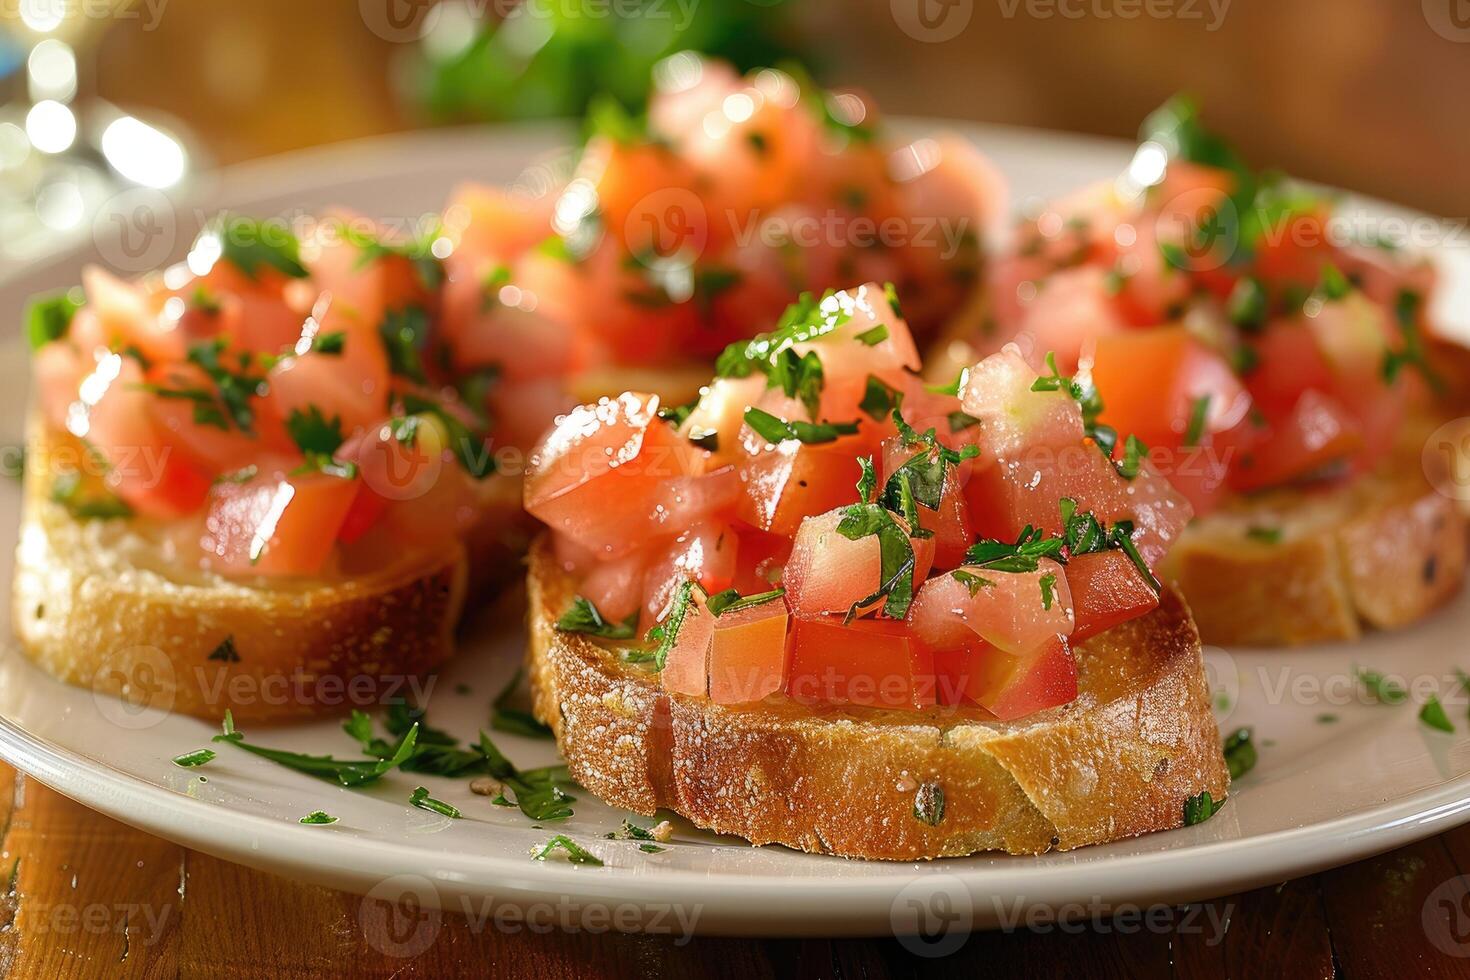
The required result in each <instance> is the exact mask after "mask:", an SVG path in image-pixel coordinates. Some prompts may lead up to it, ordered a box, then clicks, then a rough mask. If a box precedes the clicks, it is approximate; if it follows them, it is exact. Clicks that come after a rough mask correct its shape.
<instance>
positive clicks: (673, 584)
mask: <svg viewBox="0 0 1470 980" xmlns="http://www.w3.org/2000/svg"><path fill="white" fill-rule="evenodd" d="M739 551H740V538H739V536H738V535H737V534H736V533H735V529H734V528H732V527H730V526H729V525H728V524H724V523H722V522H716V521H708V522H705V523H701V524H695V525H694V526H693V527H691V528H689V530H687V531H685V532H684V533H682V534H680V535H679V536H678V537H677V538H675V539H674V540H673V541H672V542H670V543H669V544H668V545H667V546H666V547H664V548H662V549H660V550H657V551H655V553H654V556H653V558H652V560H651V561H650V563H649V566H648V571H647V573H646V574H645V576H644V579H643V597H644V598H643V612H644V616H645V617H646V619H645V621H646V622H648V623H649V624H650V625H651V624H652V623H654V622H657V621H658V620H659V619H660V618H661V617H662V615H663V613H664V611H665V610H666V609H667V608H668V606H669V602H670V601H671V600H672V599H673V598H674V594H675V593H676V592H677V591H678V589H679V585H680V583H682V582H685V581H694V582H697V583H699V586H700V588H702V589H704V591H705V592H706V593H707V594H709V595H714V594H715V593H717V592H723V591H724V590H726V589H728V588H729V587H730V584H731V583H732V582H734V581H735V560H736V556H737V554H738V553H739Z"/></svg>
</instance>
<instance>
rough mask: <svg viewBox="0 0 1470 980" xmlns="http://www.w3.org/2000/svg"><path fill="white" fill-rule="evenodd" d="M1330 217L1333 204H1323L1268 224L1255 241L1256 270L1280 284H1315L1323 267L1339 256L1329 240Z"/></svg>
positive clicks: (1274, 282)
mask: <svg viewBox="0 0 1470 980" xmlns="http://www.w3.org/2000/svg"><path fill="white" fill-rule="evenodd" d="M1331 218H1332V214H1331V210H1330V208H1329V207H1327V206H1323V207H1320V208H1317V209H1314V210H1312V211H1309V212H1305V213H1293V214H1292V215H1291V216H1290V217H1289V218H1288V219H1287V220H1285V221H1283V222H1276V223H1274V224H1272V225H1270V226H1268V227H1267V228H1266V229H1265V230H1264V232H1263V234H1262V235H1261V238H1260V240H1259V241H1258V242H1257V244H1256V254H1255V260H1254V262H1253V263H1252V264H1253V267H1254V269H1255V271H1256V274H1257V275H1258V276H1260V277H1261V278H1263V279H1265V280H1266V281H1267V282H1269V283H1272V284H1276V285H1280V286H1301V287H1306V288H1311V287H1312V286H1315V285H1316V284H1317V282H1318V281H1319V280H1320V279H1321V278H1322V270H1323V269H1325V268H1326V267H1327V266H1328V265H1332V264H1335V263H1336V262H1337V258H1338V256H1337V250H1336V249H1335V248H1334V247H1333V246H1332V244H1331V242H1330V241H1328V239H1329V238H1330V237H1331V232H1330V230H1329V228H1328V223H1329V221H1330V220H1331Z"/></svg>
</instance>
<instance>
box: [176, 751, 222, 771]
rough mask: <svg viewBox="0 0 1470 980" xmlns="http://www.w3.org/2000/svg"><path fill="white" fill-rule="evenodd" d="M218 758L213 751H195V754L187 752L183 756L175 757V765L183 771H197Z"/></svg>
mask: <svg viewBox="0 0 1470 980" xmlns="http://www.w3.org/2000/svg"><path fill="white" fill-rule="evenodd" d="M216 758H218V756H216V755H215V753H214V751H213V750H212V749H195V750H194V751H193V752H185V753H184V754H183V755H179V756H175V757H174V765H176V766H178V767H179V768H181V769H197V768H199V767H200V766H204V765H208V764H209V763H211V762H213V761H214V760H215V759H216Z"/></svg>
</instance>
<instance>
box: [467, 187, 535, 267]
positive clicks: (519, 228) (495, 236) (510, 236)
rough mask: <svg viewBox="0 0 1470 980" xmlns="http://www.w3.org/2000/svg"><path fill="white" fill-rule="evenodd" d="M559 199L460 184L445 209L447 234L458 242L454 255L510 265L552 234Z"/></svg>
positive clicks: (477, 260)
mask: <svg viewBox="0 0 1470 980" xmlns="http://www.w3.org/2000/svg"><path fill="white" fill-rule="evenodd" d="M555 203H556V196H555V195H554V194H551V193H545V194H542V195H541V196H540V197H534V198H533V197H529V196H523V195H520V194H516V193H515V192H508V191H504V190H501V189H500V188H498V187H488V186H486V185H484V184H473V183H471V184H461V185H460V186H459V187H458V188H456V189H455V191H454V194H453V195H452V196H451V197H450V200H449V205H448V206H447V207H446V208H445V209H444V218H445V220H444V226H445V227H444V230H445V233H446V234H448V235H450V236H451V238H453V239H455V248H454V255H464V256H469V257H471V258H472V259H473V260H474V261H476V262H477V263H478V262H480V261H482V260H484V259H487V258H488V259H492V260H494V261H496V262H510V261H512V260H514V259H516V258H517V257H519V256H520V255H521V254H522V253H524V252H525V251H526V250H527V249H529V248H531V247H532V246H533V245H535V244H537V243H538V242H541V241H543V240H545V238H546V237H547V236H548V235H550V234H551V212H552V207H553V205H554V204H555Z"/></svg>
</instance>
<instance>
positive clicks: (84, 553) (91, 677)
mask: <svg viewBox="0 0 1470 980" xmlns="http://www.w3.org/2000/svg"><path fill="white" fill-rule="evenodd" d="M43 428H44V427H42V426H39V425H33V427H32V432H31V442H30V444H31V448H32V450H33V453H32V458H47V450H48V449H49V448H52V447H51V446H48V444H47V442H48V440H52V439H55V438H59V437H53V436H48V434H47V433H46V432H44V431H42V430H43ZM49 480H50V478H49V475H48V474H45V473H41V472H37V471H35V470H34V469H30V470H28V472H27V474H26V480H25V502H24V517H23V521H22V525H21V534H20V544H19V547H18V548H17V553H16V568H15V582H14V590H13V593H12V603H13V607H12V612H13V615H12V621H13V623H14V625H15V630H16V633H17V636H18V638H19V639H20V642H21V646H22V648H23V649H24V651H25V652H26V653H27V655H29V656H30V657H31V659H32V660H34V661H35V662H36V663H37V664H39V665H40V666H41V667H42V668H44V669H45V670H47V671H48V672H50V673H51V674H53V675H55V676H56V677H58V678H60V679H61V680H63V681H66V682H67V683H71V684H76V685H78V686H81V687H89V688H92V689H94V690H96V691H98V692H101V693H105V694H109V695H117V696H119V697H122V698H123V699H124V700H125V701H127V702H129V703H130V704H132V705H134V706H142V705H148V706H151V707H155V708H159V709H162V710H171V711H179V712H183V713H186V714H190V715H194V716H197V717H201V718H209V719H219V718H221V717H222V716H223V715H224V713H225V711H226V709H228V710H230V711H232V712H233V714H234V716H235V717H236V718H237V719H238V720H240V721H242V722H246V721H248V722H251V723H255V724H258V723H270V722H277V721H288V720H292V719H297V718H302V717H310V716H316V715H320V714H331V713H341V712H346V711H348V710H350V709H351V708H354V707H370V706H373V705H378V704H382V703H383V701H384V700H385V699H387V698H391V697H395V696H398V697H405V698H408V697H411V696H412V695H413V694H415V693H416V691H415V687H416V686H421V685H420V681H421V680H422V679H423V678H425V677H426V676H427V675H428V674H429V673H430V672H431V671H432V670H433V669H434V668H435V667H437V666H438V665H439V664H441V663H443V662H444V661H445V660H446V659H447V658H448V657H449V656H450V655H451V654H452V653H453V652H454V631H455V627H456V625H457V624H458V622H459V620H460V616H461V613H462V611H463V608H464V604H465V596H466V591H467V584H468V581H469V565H470V563H469V558H468V552H467V549H466V546H465V545H464V544H462V543H456V544H455V546H454V547H452V548H450V549H448V550H446V551H444V552H442V553H436V554H427V553H420V554H417V555H410V556H406V557H404V558H402V559H401V560H398V561H396V562H395V563H394V564H393V565H392V566H391V567H386V568H382V569H379V570H377V571H375V572H374V573H372V574H369V575H365V576H353V577H344V578H343V579H342V580H340V581H336V580H333V581H318V582H310V581H308V582H299V581H292V582H289V583H261V584H255V585H252V584H240V583H236V582H232V581H230V580H227V579H223V578H220V577H218V576H193V577H190V578H187V579H185V578H181V577H179V576H176V575H173V574H171V573H170V572H169V571H168V570H167V568H165V567H164V565H165V562H164V561H162V560H160V561H151V560H149V561H144V560H143V558H144V557H151V556H148V555H147V553H148V552H149V550H150V549H149V547H148V542H147V541H146V540H145V541H143V542H142V543H141V544H139V546H138V550H137V551H136V552H134V551H133V550H131V549H128V548H123V547H119V546H118V541H119V540H120V538H121V537H122V536H126V535H128V534H130V533H131V531H130V530H129V529H128V525H129V524H132V522H131V521H112V522H103V521H78V520H77V519H75V518H74V517H73V516H72V515H71V514H70V513H69V512H68V511H67V510H66V508H65V507H63V506H61V505H60V504H57V503H54V502H53V501H52V500H51V499H50V486H49ZM104 525H121V527H106V526H104ZM227 641H228V642H227Z"/></svg>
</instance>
